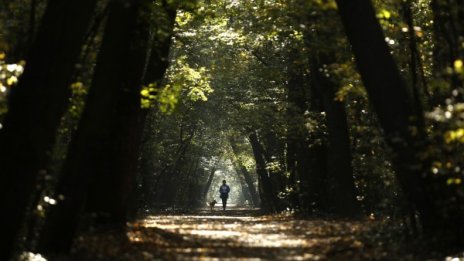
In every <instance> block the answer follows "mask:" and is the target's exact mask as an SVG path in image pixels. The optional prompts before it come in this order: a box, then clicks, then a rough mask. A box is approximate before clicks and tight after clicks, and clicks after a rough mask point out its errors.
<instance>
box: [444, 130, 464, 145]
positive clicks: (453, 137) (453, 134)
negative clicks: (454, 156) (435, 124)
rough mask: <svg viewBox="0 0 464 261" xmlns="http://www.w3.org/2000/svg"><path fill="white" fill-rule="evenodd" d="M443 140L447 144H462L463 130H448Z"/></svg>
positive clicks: (463, 141)
mask: <svg viewBox="0 0 464 261" xmlns="http://www.w3.org/2000/svg"><path fill="white" fill-rule="evenodd" d="M444 139H445V142H446V143H448V144H449V143H451V142H460V143H464V129H462V128H460V129H456V130H449V131H447V132H445V135H444Z"/></svg>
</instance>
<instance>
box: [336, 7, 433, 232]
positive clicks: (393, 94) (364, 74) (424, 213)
mask: <svg viewBox="0 0 464 261" xmlns="http://www.w3.org/2000/svg"><path fill="white" fill-rule="evenodd" d="M337 4H338V10H339V14H340V16H341V18H342V22H343V25H344V27H345V31H346V34H347V36H348V40H349V41H350V43H351V46H352V48H353V52H354V55H355V58H356V64H357V67H358V70H359V72H360V74H361V78H362V80H363V83H364V85H365V88H366V90H367V93H368V96H369V100H370V102H371V103H372V105H373V107H374V110H375V112H376V114H377V116H378V119H379V122H380V125H381V126H382V128H383V130H384V133H385V138H386V141H387V143H388V144H389V145H390V146H391V147H392V149H393V151H394V155H393V156H394V157H393V164H394V167H395V170H396V175H397V178H398V180H399V182H400V184H401V187H402V189H403V191H404V193H405V195H406V197H407V200H408V202H409V203H410V204H411V205H412V206H413V207H414V208H415V209H416V210H417V211H418V212H419V213H420V218H421V221H422V224H423V226H424V228H425V229H433V228H434V227H435V226H436V225H437V224H438V223H440V222H437V221H439V215H438V213H437V210H436V209H435V208H434V206H433V204H432V201H431V199H430V194H429V191H428V190H427V188H426V181H425V180H424V178H423V175H424V174H425V172H424V169H425V168H426V167H427V163H426V162H423V160H422V159H420V155H419V154H420V153H421V152H422V151H424V148H425V146H424V140H425V131H424V123H423V122H421V119H422V113H423V112H422V111H420V110H418V108H416V107H414V104H415V103H414V100H413V98H412V95H411V91H410V90H408V88H407V86H406V84H405V82H404V80H403V79H402V78H401V75H400V72H399V70H398V68H397V66H396V64H395V62H394V60H393V57H392V56H391V54H390V50H389V48H388V46H387V45H386V43H385V37H384V35H383V31H382V28H381V27H380V24H379V22H378V21H377V19H376V17H375V11H374V8H373V7H372V4H371V2H370V1H368V0H359V1H343V0H337Z"/></svg>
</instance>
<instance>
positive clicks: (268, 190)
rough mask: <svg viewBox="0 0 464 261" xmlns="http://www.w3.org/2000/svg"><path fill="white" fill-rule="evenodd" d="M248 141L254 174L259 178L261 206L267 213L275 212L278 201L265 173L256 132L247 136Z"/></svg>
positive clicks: (262, 153) (265, 169)
mask: <svg viewBox="0 0 464 261" xmlns="http://www.w3.org/2000/svg"><path fill="white" fill-rule="evenodd" d="M249 140H250V144H251V147H252V150H253V155H254V157H255V161H256V173H257V174H258V176H259V180H258V181H259V183H260V184H259V186H260V188H261V191H262V195H261V205H262V206H263V207H264V208H265V209H266V210H268V211H277V210H278V205H279V200H278V198H277V194H276V191H275V189H274V186H273V184H272V181H271V178H270V176H269V173H268V171H267V168H266V161H265V160H264V151H263V148H262V146H261V144H260V143H259V140H258V135H257V134H256V132H252V133H251V134H250V135H249Z"/></svg>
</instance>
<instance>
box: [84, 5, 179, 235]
mask: <svg viewBox="0 0 464 261" xmlns="http://www.w3.org/2000/svg"><path fill="white" fill-rule="evenodd" d="M139 1H140V0H139ZM140 2H141V3H142V6H144V5H153V4H155V3H152V2H151V1H140ZM152 12H153V11H152V10H151V8H149V7H146V8H142V10H141V12H140V14H139V17H140V18H139V19H138V23H137V25H136V26H137V31H136V35H135V39H134V40H133V41H132V42H131V46H130V50H129V52H130V55H129V57H130V58H129V65H130V66H128V68H129V69H128V79H127V80H125V83H124V86H122V88H121V89H120V90H119V93H118V95H119V96H118V105H117V107H116V108H117V111H116V113H115V114H113V119H112V123H111V124H112V127H111V135H112V138H111V140H112V144H111V146H110V147H109V148H107V149H108V153H109V155H110V160H109V162H112V163H113V164H111V165H110V166H109V167H108V168H104V169H100V170H99V171H98V172H97V173H98V176H97V177H98V178H97V179H96V180H95V181H94V183H93V186H92V187H91V188H90V193H89V198H88V202H87V204H88V205H89V209H88V210H90V211H92V212H96V213H102V214H103V215H104V216H106V218H105V220H104V222H105V223H106V224H108V223H112V224H114V225H116V226H118V227H122V226H124V225H125V223H126V221H127V219H128V216H127V214H131V215H130V217H131V218H133V217H134V216H133V214H134V213H135V211H132V212H131V213H128V210H129V209H128V207H129V205H128V204H129V203H130V202H133V201H135V200H134V199H133V197H134V196H135V194H134V186H135V183H136V182H135V178H136V171H137V162H138V158H139V155H140V145H141V140H142V133H143V128H144V123H145V120H146V116H147V112H148V110H142V108H141V104H140V99H141V97H140V91H141V88H140V87H141V85H142V84H143V85H148V84H151V83H155V84H157V85H160V84H161V82H162V80H163V76H164V73H165V71H166V69H167V67H168V64H169V61H168V55H169V49H170V46H171V37H172V31H173V27H174V20H175V17H176V11H175V9H172V8H171V6H169V5H168V4H167V2H166V1H159V2H157V3H156V10H155V11H154V12H155V14H153V13H152ZM153 16H156V18H157V20H156V21H153V22H152V24H150V20H149V18H150V17H153ZM163 18H165V19H164V20H163ZM150 38H153V39H150ZM102 188H106V189H104V190H103V191H102ZM115 195H117V196H116V198H115V197H114V196H115ZM109 202H112V203H110V204H109Z"/></svg>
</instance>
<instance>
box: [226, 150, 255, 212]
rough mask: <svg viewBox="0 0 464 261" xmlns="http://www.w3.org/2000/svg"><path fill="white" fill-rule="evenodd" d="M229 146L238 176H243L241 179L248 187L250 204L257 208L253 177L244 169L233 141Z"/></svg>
mask: <svg viewBox="0 0 464 261" xmlns="http://www.w3.org/2000/svg"><path fill="white" fill-rule="evenodd" d="M230 146H231V148H232V152H233V153H234V159H233V162H235V164H236V165H237V167H238V169H237V170H238V171H239V173H240V174H242V175H243V178H244V179H245V183H246V185H247V187H248V190H249V191H250V195H251V200H252V201H253V202H252V203H253V205H254V206H258V205H259V196H258V193H257V191H256V188H255V185H254V182H253V177H252V176H251V174H250V172H249V171H248V170H247V169H246V167H245V166H244V165H243V163H242V162H241V161H240V159H239V158H238V147H237V145H236V144H235V143H234V141H230Z"/></svg>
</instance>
